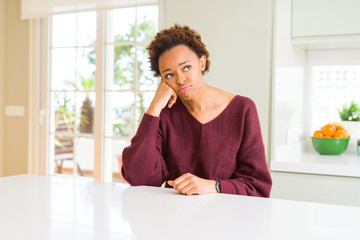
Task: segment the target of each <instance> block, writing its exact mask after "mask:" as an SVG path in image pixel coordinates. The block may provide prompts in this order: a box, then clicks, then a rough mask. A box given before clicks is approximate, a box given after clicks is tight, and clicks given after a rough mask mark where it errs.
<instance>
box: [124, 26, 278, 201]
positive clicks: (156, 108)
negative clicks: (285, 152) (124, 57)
mask: <svg viewBox="0 0 360 240" xmlns="http://www.w3.org/2000/svg"><path fill="white" fill-rule="evenodd" d="M148 52H149V55H150V57H149V59H150V64H151V69H152V70H153V71H154V72H155V76H161V78H162V81H161V82H160V84H159V86H158V89H157V91H156V93H155V96H154V99H153V100H152V103H151V105H150V107H149V109H148V111H147V112H146V113H145V114H144V116H143V119H142V121H141V123H140V126H139V128H138V130H137V133H136V135H135V136H134V138H133V139H132V140H131V145H130V146H129V147H127V148H125V149H124V151H123V167H122V174H123V176H124V178H125V179H126V180H127V181H128V182H129V183H130V184H131V185H149V186H161V185H162V184H163V183H164V182H166V187H173V188H174V189H176V190H177V191H178V192H179V193H181V194H186V195H193V194H206V193H216V192H221V193H230V194H241V195H249V196H260V197H269V195H270V189H271V185H272V182H271V177H270V174H269V171H268V169H267V165H266V159H265V151H264V144H263V141H262V136H261V130H260V124H259V119H258V114H257V110H256V106H255V104H254V103H253V101H251V100H250V99H249V98H246V97H242V96H239V95H236V96H235V95H233V94H231V93H228V92H225V91H223V90H220V89H216V88H214V87H211V86H209V85H207V84H205V83H204V82H203V74H204V73H205V72H206V71H209V66H210V62H209V60H208V58H209V53H208V51H207V50H206V47H205V44H204V43H202V41H201V36H200V35H199V34H198V33H197V32H196V31H194V30H192V29H190V28H189V27H188V26H180V25H174V26H173V27H171V28H169V29H165V30H162V31H160V32H159V33H157V35H156V36H155V39H154V40H153V41H152V43H151V44H150V45H149V47H148Z"/></svg>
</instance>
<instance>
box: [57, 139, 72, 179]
mask: <svg viewBox="0 0 360 240" xmlns="http://www.w3.org/2000/svg"><path fill="white" fill-rule="evenodd" d="M53 148H54V149H55V151H54V158H53V159H54V161H55V169H54V172H55V173H58V174H66V175H73V170H74V137H73V136H69V135H66V134H56V135H55V141H54V146H53Z"/></svg>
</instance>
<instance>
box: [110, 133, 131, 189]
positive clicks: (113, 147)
mask: <svg viewBox="0 0 360 240" xmlns="http://www.w3.org/2000/svg"><path fill="white" fill-rule="evenodd" d="M129 145H130V141H127V140H119V139H111V138H106V139H105V146H106V149H105V159H111V169H112V180H113V182H125V179H124V178H123V177H122V175H121V166H122V151H123V150H124V148H125V147H127V146H129Z"/></svg>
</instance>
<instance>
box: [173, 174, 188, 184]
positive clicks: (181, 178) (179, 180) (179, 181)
mask: <svg viewBox="0 0 360 240" xmlns="http://www.w3.org/2000/svg"><path fill="white" fill-rule="evenodd" d="M189 176H192V174H190V173H184V174H183V175H181V176H180V177H178V178H177V179H175V180H174V187H176V185H178V184H179V183H181V182H182V181H184V179H186V178H188V177H189Z"/></svg>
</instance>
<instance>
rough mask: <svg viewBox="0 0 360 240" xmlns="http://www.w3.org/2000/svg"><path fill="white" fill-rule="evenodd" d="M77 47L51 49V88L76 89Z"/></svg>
mask: <svg viewBox="0 0 360 240" xmlns="http://www.w3.org/2000/svg"><path fill="white" fill-rule="evenodd" d="M75 76H76V49H75V48H59V49H52V50H51V86H50V87H51V89H53V90H75Z"/></svg>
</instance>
